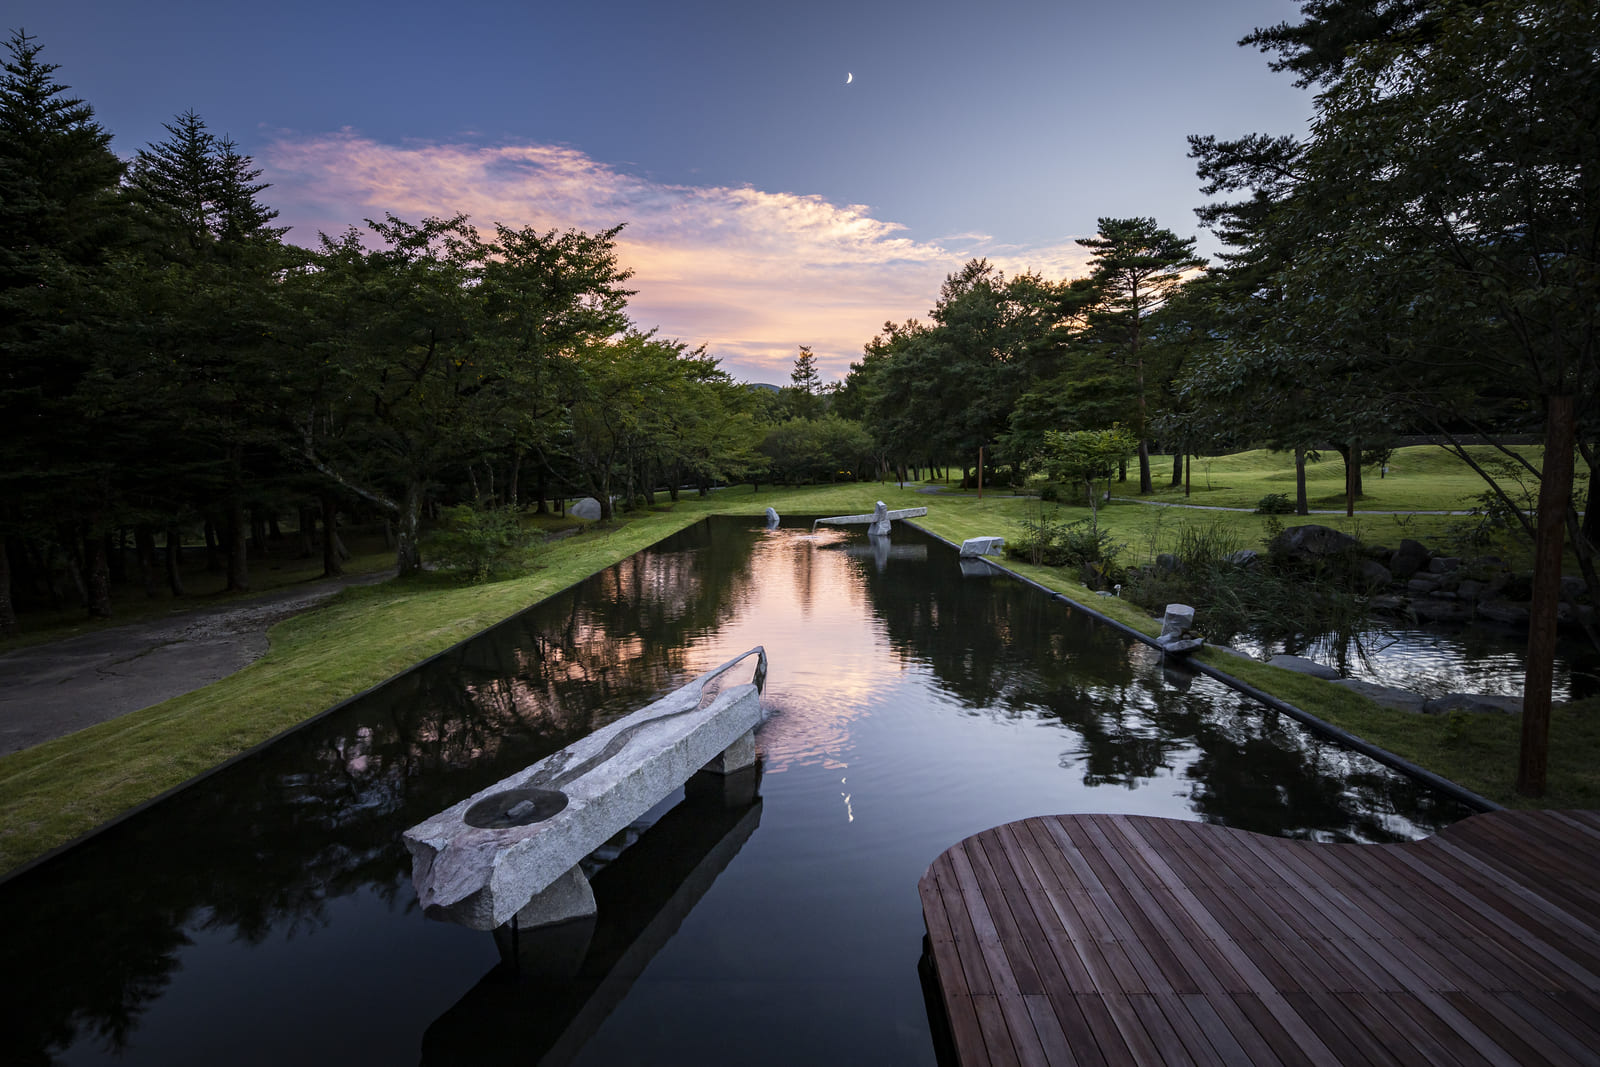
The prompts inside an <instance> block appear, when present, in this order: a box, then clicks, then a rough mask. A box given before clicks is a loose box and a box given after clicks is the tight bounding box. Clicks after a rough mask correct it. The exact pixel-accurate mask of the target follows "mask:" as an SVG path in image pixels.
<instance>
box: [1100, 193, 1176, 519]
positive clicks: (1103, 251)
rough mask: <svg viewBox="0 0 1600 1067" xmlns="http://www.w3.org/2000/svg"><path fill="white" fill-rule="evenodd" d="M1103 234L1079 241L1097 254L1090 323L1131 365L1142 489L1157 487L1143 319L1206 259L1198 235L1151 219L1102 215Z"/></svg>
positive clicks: (1148, 489)
mask: <svg viewBox="0 0 1600 1067" xmlns="http://www.w3.org/2000/svg"><path fill="white" fill-rule="evenodd" d="M1097 229H1098V233H1097V235H1096V236H1094V237H1088V238H1083V239H1081V240H1079V241H1078V244H1080V245H1082V246H1083V247H1084V248H1087V249H1089V250H1090V251H1092V252H1093V253H1094V258H1093V259H1092V260H1091V261H1090V263H1091V265H1092V270H1091V273H1090V279H1091V281H1092V282H1093V284H1094V286H1095V289H1096V291H1097V295H1098V299H1097V301H1096V305H1095V307H1094V308H1093V310H1092V311H1091V313H1090V326H1091V328H1096V329H1100V330H1103V331H1105V332H1106V333H1107V334H1108V335H1109V336H1110V337H1111V338H1113V343H1115V344H1116V345H1117V347H1118V348H1119V349H1120V350H1121V351H1122V352H1123V353H1124V358H1125V360H1126V362H1127V365H1128V366H1129V367H1130V368H1132V370H1133V376H1134V387H1135V395H1136V397H1137V399H1138V412H1137V421H1136V422H1135V424H1134V433H1135V436H1137V438H1138V441H1139V447H1138V451H1139V492H1140V493H1149V492H1151V491H1152V490H1153V486H1152V485H1151V481H1150V441H1149V433H1150V410H1149V409H1150V403H1149V394H1150V385H1151V383H1150V382H1149V381H1148V377H1149V376H1147V375H1146V367H1145V361H1146V354H1145V352H1144V351H1143V344H1144V341H1145V330H1144V320H1145V318H1146V317H1148V316H1149V315H1150V314H1151V313H1152V312H1154V311H1155V310H1156V309H1157V308H1159V307H1160V306H1161V305H1162V304H1163V303H1164V302H1165V301H1166V299H1167V298H1168V297H1169V296H1170V295H1171V294H1172V293H1173V291H1174V290H1176V289H1177V287H1178V286H1179V285H1180V284H1181V283H1182V281H1183V276H1184V274H1185V272H1188V271H1194V270H1199V269H1201V268H1203V267H1204V266H1205V265H1206V260H1205V259H1204V258H1202V257H1200V256H1197V255H1195V254H1194V246H1195V238H1193V237H1183V238H1180V237H1179V236H1178V235H1177V234H1175V233H1173V232H1172V231H1171V230H1166V229H1161V228H1159V227H1157V226H1156V220H1155V219H1152V218H1130V219H1112V218H1102V219H1100V220H1099V222H1098V223H1097Z"/></svg>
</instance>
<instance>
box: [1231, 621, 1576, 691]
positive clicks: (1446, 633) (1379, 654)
mask: <svg viewBox="0 0 1600 1067" xmlns="http://www.w3.org/2000/svg"><path fill="white" fill-rule="evenodd" d="M1233 645H1234V647H1235V648H1237V649H1239V650H1240V651H1241V652H1248V653H1250V654H1251V655H1253V656H1256V657H1258V658H1263V659H1264V658H1267V657H1268V656H1270V655H1272V654H1273V653H1276V652H1284V651H1288V652H1292V653H1294V654H1295V655H1297V656H1306V657H1308V658H1310V659H1314V660H1316V661H1317V662H1318V663H1326V664H1328V665H1329V666H1331V667H1337V668H1338V669H1339V670H1340V672H1341V673H1343V675H1344V676H1345V677H1346V678H1359V679H1361V680H1362V681H1364V682H1374V683H1376V684H1378V685H1383V686H1389V687H1390V688H1393V689H1409V690H1410V691H1412V692H1414V693H1421V694H1422V695H1423V696H1426V697H1437V696H1443V695H1444V694H1446V693H1488V694H1493V695H1496V696H1513V697H1520V696H1521V695H1522V680H1523V673H1524V671H1525V669H1526V663H1527V651H1528V635H1527V633H1526V632H1525V631H1520V630H1517V629H1514V628H1511V627H1506V626H1500V625H1496V624H1494V623H1473V624H1470V625H1448V624H1436V625H1431V626H1420V625H1405V624H1402V623H1393V624H1390V625H1386V626H1377V627H1374V628H1372V629H1370V630H1364V631H1362V632H1360V633H1358V634H1356V635H1354V636H1353V637H1351V638H1348V639H1346V640H1340V639H1339V638H1337V637H1333V636H1324V637H1320V638H1315V639H1313V640H1310V641H1301V642H1296V643H1294V644H1293V645H1290V646H1285V644H1284V643H1283V642H1276V643H1272V644H1268V643H1264V642H1261V641H1256V640H1252V639H1249V638H1240V639H1238V640H1235V641H1234V642H1233ZM1597 694H1600V653H1597V652H1596V651H1595V649H1594V647H1593V646H1592V645H1590V644H1589V643H1588V642H1587V641H1586V640H1584V639H1583V638H1581V637H1574V636H1572V635H1571V634H1568V633H1566V632H1565V631H1563V632H1562V634H1561V635H1560V637H1559V638H1558V640H1557V642H1556V661H1555V674H1554V678H1553V681H1552V684H1551V696H1552V697H1553V698H1554V699H1556V700H1581V699H1583V698H1584V697H1591V696H1595V695H1597Z"/></svg>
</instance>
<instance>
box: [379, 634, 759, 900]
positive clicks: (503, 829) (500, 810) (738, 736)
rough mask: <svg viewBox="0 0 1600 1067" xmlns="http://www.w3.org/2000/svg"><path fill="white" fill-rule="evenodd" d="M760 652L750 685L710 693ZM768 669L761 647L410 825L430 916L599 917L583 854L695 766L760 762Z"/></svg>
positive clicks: (415, 869) (721, 770)
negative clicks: (759, 729) (583, 866)
mask: <svg viewBox="0 0 1600 1067" xmlns="http://www.w3.org/2000/svg"><path fill="white" fill-rule="evenodd" d="M751 656H755V657H756V668H755V672H754V675H753V677H752V678H751V680H750V681H749V682H747V683H743V684H739V685H727V684H721V683H719V684H717V685H715V686H711V687H710V690H709V692H708V684H709V683H712V682H714V681H717V680H718V679H720V678H721V676H722V675H723V674H725V673H726V672H727V671H729V670H730V669H731V668H733V667H734V666H735V665H737V664H739V663H741V662H742V661H744V660H746V659H748V658H749V657H751ZM766 674H767V654H766V651H765V649H763V648H762V647H761V646H759V645H758V646H756V647H755V648H753V649H751V650H750V651H748V652H745V653H743V654H742V655H739V656H736V657H735V658H733V659H731V660H729V661H728V662H727V663H724V664H723V665H722V666H720V667H718V668H716V669H715V670H712V671H708V672H707V673H705V674H702V675H700V676H699V677H698V678H696V679H694V680H693V681H691V682H689V683H688V684H687V685H685V686H683V687H682V688H680V689H676V690H674V691H673V692H671V693H668V694H667V695H666V696H664V697H662V698H661V699H660V700H657V701H655V702H654V703H653V704H650V705H648V706H646V707H644V708H641V709H639V710H638V711H636V712H634V713H633V714H631V715H627V716H625V717H624V718H621V719H619V720H617V721H616V722H614V723H611V724H610V725H609V726H605V727H603V728H601V729H599V730H596V731H595V732H594V733H592V734H590V735H589V736H588V737H585V738H583V739H582V740H579V741H575V742H573V743H572V744H570V745H568V746H567V747H566V748H563V749H562V750H561V751H559V752H556V753H554V754H552V755H549V756H546V757H545V758H544V759H542V760H540V761H539V762H537V763H535V764H533V765H531V766H529V767H525V768H523V769H522V770H521V771H518V772H517V773H516V774H513V775H511V776H510V777H508V778H505V779H502V780H501V781H499V782H497V783H496V784H494V785H492V786H489V787H488V788H487V789H482V790H480V791H478V792H477V793H474V794H473V795H472V796H470V797H468V798H467V799H465V800H463V801H461V802H460V803H458V804H456V805H454V806H452V807H450V808H448V809H446V810H444V811H442V812H440V813H439V814H437V815H435V816H433V817H432V818H430V819H426V820H424V821H423V822H420V823H418V824H417V825H416V826H413V827H412V828H411V829H409V830H407V831H406V832H405V842H406V848H407V849H409V850H410V852H411V880H412V883H413V885H414V886H415V888H416V892H417V899H418V900H419V901H420V902H421V904H422V906H423V911H424V913H425V914H426V915H427V916H428V917H430V918H436V919H447V920H450V921H452V922H457V923H460V924H462V925H463V926H469V927H472V928H473V929H476V930H493V929H496V928H498V927H500V926H502V925H504V924H505V923H507V922H510V921H511V920H512V918H513V917H514V918H515V919H516V920H517V925H518V927H519V928H523V929H526V928H529V927H533V926H543V925H548V924H551V923H557V922H564V921H566V920H568V919H574V918H578V917H580V916H584V915H592V914H593V913H594V910H595V904H594V893H593V891H592V890H591V889H590V888H589V882H588V879H587V878H585V877H584V874H583V871H582V869H581V868H580V867H579V866H578V864H579V861H580V860H582V859H583V858H584V857H585V856H587V855H589V853H591V852H593V851H594V850H595V849H596V848H598V847H599V846H600V845H602V844H604V843H605V842H606V841H607V840H608V839H610V838H611V837H612V836H613V835H614V834H616V833H617V832H618V831H620V830H622V829H623V828H625V827H626V826H628V825H629V824H630V823H632V822H633V821H634V820H635V819H637V818H639V817H640V816H641V815H643V814H644V813H645V812H647V811H649V810H650V809H651V808H652V807H654V806H655V805H656V804H657V803H659V802H660V801H661V800H662V798H664V797H666V796H667V794H669V793H671V792H672V791H673V790H674V789H676V788H678V787H679V786H681V785H683V784H684V783H685V782H686V781H688V779H689V778H690V777H692V776H693V775H694V774H695V773H696V772H698V771H702V770H705V771H710V772H712V773H715V774H731V773H732V772H734V771H738V770H742V769H744V768H747V767H751V766H752V765H754V763H755V758H756V751H755V728H756V726H757V725H758V724H759V723H760V721H761V691H762V689H763V688H764V686H765V684H766Z"/></svg>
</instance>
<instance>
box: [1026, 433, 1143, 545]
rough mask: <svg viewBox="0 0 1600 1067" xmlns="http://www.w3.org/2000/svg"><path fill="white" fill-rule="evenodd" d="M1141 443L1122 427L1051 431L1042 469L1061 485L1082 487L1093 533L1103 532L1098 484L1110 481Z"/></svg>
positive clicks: (1107, 488) (1047, 438)
mask: <svg viewBox="0 0 1600 1067" xmlns="http://www.w3.org/2000/svg"><path fill="white" fill-rule="evenodd" d="M1137 447H1138V441H1137V440H1136V439H1135V438H1134V436H1133V434H1132V433H1130V432H1129V431H1128V430H1126V429H1124V428H1122V427H1121V426H1113V427H1111V428H1109V429H1105V430H1073V431H1071V432H1070V433H1062V432H1061V431H1059V430H1052V431H1049V432H1048V433H1046V434H1045V435H1044V448H1045V451H1044V456H1043V465H1044V469H1045V471H1046V472H1047V473H1048V474H1049V475H1050V477H1052V478H1054V479H1055V480H1057V481H1060V482H1067V483H1072V482H1077V483H1080V484H1081V485H1082V486H1083V487H1084V490H1085V492H1086V494H1087V496H1088V500H1089V515H1090V518H1091V520H1092V521H1091V523H1090V529H1091V530H1093V531H1094V532H1095V533H1099V532H1100V494H1099V493H1098V492H1097V491H1096V490H1095V484H1094V483H1095V480H1096V479H1099V478H1105V479H1107V486H1106V491H1107V492H1110V491H1111V487H1110V484H1109V482H1110V478H1111V476H1112V475H1113V474H1115V473H1116V472H1117V466H1118V465H1119V464H1120V463H1122V461H1123V460H1125V459H1127V458H1128V457H1129V456H1130V455H1132V454H1133V451H1134V449H1136V448H1137Z"/></svg>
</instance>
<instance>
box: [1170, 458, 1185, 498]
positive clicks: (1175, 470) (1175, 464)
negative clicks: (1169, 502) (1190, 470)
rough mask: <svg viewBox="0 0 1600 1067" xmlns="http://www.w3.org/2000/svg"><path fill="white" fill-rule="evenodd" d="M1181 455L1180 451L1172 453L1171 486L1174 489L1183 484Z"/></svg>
mask: <svg viewBox="0 0 1600 1067" xmlns="http://www.w3.org/2000/svg"><path fill="white" fill-rule="evenodd" d="M1183 456H1184V454H1183V453H1182V452H1174V453H1172V488H1174V489H1176V488H1178V486H1180V485H1182V484H1183Z"/></svg>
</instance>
